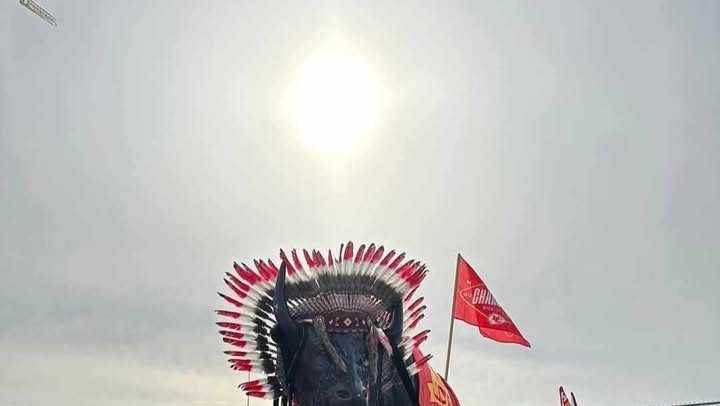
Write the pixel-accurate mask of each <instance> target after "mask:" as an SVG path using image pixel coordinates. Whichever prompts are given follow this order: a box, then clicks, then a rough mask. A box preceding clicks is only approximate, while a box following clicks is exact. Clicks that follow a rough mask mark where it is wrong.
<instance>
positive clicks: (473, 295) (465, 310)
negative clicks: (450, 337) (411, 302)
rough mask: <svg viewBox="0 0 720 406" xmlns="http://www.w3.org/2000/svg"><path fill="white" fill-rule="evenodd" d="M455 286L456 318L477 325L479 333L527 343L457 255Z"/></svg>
mask: <svg viewBox="0 0 720 406" xmlns="http://www.w3.org/2000/svg"><path fill="white" fill-rule="evenodd" d="M457 266H458V269H457V278H458V280H457V282H456V285H455V286H456V289H455V312H454V314H453V316H454V317H455V318H456V319H460V320H463V321H465V322H467V323H469V324H472V325H473V326H478V329H479V330H480V334H482V335H483V336H484V337H487V338H489V339H491V340H495V341H499V342H501V343H515V344H520V345H524V346H526V347H530V343H529V342H528V341H527V340H526V339H525V337H523V336H522V334H521V333H520V330H518V328H517V327H516V326H515V323H513V322H512V320H510V316H508V315H507V313H505V310H503V309H502V307H500V305H499V304H498V302H497V301H495V298H494V297H493V295H492V293H490V290H489V289H488V287H487V285H485V283H484V282H483V281H482V279H480V277H479V276H478V275H477V273H475V270H473V269H472V267H471V266H470V264H468V263H467V262H465V259H463V257H461V256H459V255H458V265H457Z"/></svg>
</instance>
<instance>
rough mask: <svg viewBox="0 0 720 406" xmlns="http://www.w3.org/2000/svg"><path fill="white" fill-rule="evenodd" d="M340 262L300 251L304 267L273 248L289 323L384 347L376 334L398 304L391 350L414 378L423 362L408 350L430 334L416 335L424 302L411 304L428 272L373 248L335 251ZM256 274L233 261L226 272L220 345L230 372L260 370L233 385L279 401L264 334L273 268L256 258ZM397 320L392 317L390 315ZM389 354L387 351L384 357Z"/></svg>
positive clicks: (271, 319)
mask: <svg viewBox="0 0 720 406" xmlns="http://www.w3.org/2000/svg"><path fill="white" fill-rule="evenodd" d="M339 253H340V257H335V256H333V254H332V252H331V251H329V252H328V254H327V256H323V255H322V254H321V253H320V252H319V251H316V250H312V251H311V252H308V251H307V250H302V254H303V257H304V260H305V261H304V263H303V261H301V260H300V258H299V256H298V254H297V251H296V250H294V249H293V250H292V251H290V257H288V256H287V255H286V254H285V252H284V251H283V250H280V261H281V264H282V265H284V267H285V270H286V271H287V278H286V281H283V282H284V283H285V289H284V294H285V302H286V303H287V310H288V311H289V314H290V317H291V318H292V319H293V320H294V321H303V320H306V321H315V322H317V320H322V321H323V322H324V325H322V326H318V327H320V328H324V329H326V330H327V331H328V332H363V331H370V329H374V332H378V333H379V338H378V339H379V341H380V343H381V344H383V345H384V346H385V347H386V348H390V345H389V343H385V342H383V341H386V340H387V337H385V335H384V334H383V329H384V328H387V327H388V326H389V325H390V324H392V323H393V320H392V318H393V315H394V314H396V313H394V312H393V309H395V308H397V307H398V305H400V304H402V309H403V311H402V315H403V317H402V318H403V320H402V337H401V338H400V341H399V342H398V343H395V344H396V345H397V348H398V350H399V352H400V353H401V354H402V357H403V359H404V360H405V368H406V369H407V372H408V374H409V375H414V374H416V373H417V372H418V370H419V368H420V367H421V366H422V365H423V364H424V363H425V362H427V361H428V359H429V358H430V356H429V355H428V356H426V357H423V358H422V359H419V360H412V358H411V356H412V354H413V349H414V348H417V347H419V346H420V344H422V343H423V342H424V341H425V340H426V339H427V337H428V333H429V330H425V331H422V332H420V333H418V334H415V333H414V331H415V328H416V327H417V325H418V323H419V322H420V320H421V319H422V318H423V317H424V314H423V311H424V310H425V308H426V306H424V305H423V304H422V302H423V299H424V298H423V297H420V298H417V299H414V298H413V297H414V294H415V292H416V291H417V290H418V287H419V286H420V283H421V282H422V280H423V279H424V278H425V276H426V275H427V268H426V267H425V265H422V264H421V263H420V262H418V261H415V260H405V254H404V253H402V254H400V255H397V254H396V252H395V250H391V251H390V252H388V253H385V249H384V248H383V247H382V246H380V247H376V246H375V244H370V245H369V246H366V245H365V244H363V245H361V246H360V247H358V249H357V252H354V250H353V243H352V242H348V243H347V245H346V246H344V247H343V245H341V246H340V252H339ZM254 265H255V269H254V270H253V269H251V268H250V267H249V266H247V265H245V264H244V263H242V264H237V263H234V264H233V267H234V271H235V272H234V273H229V272H228V273H226V275H227V278H225V279H224V280H225V284H226V285H227V286H228V287H229V288H230V290H231V292H232V293H230V294H224V293H220V292H218V294H219V295H220V297H222V298H223V299H224V300H225V301H226V302H228V303H230V304H231V305H233V307H234V309H233V310H216V313H217V314H218V315H220V316H222V317H223V319H222V320H221V321H218V322H217V325H218V326H220V328H221V330H220V331H219V333H220V335H221V336H222V339H223V341H224V342H225V343H227V344H229V345H230V346H231V347H232V348H231V349H229V350H228V351H225V354H227V355H229V356H230V358H229V359H228V362H229V363H230V368H232V369H235V370H238V371H255V372H262V373H264V374H265V375H266V377H265V378H263V379H256V380H253V381H250V382H245V383H242V384H241V385H240V387H241V388H242V389H243V390H244V391H245V392H246V394H247V395H249V396H255V397H260V398H268V399H272V398H277V397H280V396H283V395H284V393H283V391H284V387H283V385H282V382H281V381H282V374H283V371H281V370H279V369H281V368H279V367H278V361H279V360H278V356H279V355H278V354H279V353H280V351H279V345H281V343H278V342H275V340H274V339H273V337H272V336H271V334H270V331H271V329H272V328H273V327H274V326H275V325H276V324H277V320H276V316H275V314H274V311H273V295H274V292H275V284H276V281H277V279H278V275H279V273H280V272H279V269H278V267H277V266H276V265H275V264H274V263H273V261H272V260H269V259H268V260H267V261H263V260H255V261H254ZM397 314H399V313H397ZM389 352H391V351H389Z"/></svg>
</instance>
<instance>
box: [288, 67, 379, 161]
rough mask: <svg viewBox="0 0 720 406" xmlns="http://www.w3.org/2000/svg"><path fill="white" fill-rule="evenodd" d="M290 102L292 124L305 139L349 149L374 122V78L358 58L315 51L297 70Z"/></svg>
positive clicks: (376, 102)
mask: <svg viewBox="0 0 720 406" xmlns="http://www.w3.org/2000/svg"><path fill="white" fill-rule="evenodd" d="M293 104H294V112H295V116H296V124H297V126H298V127H299V130H300V132H301V133H302V136H303V138H304V140H305V141H306V142H307V143H309V144H312V145H317V146H320V147H323V148H328V149H333V150H349V149H350V148H351V147H352V146H353V145H354V144H355V143H356V142H357V140H358V139H359V138H360V137H361V136H363V135H364V134H366V133H367V132H368V131H370V130H371V129H372V127H373V126H374V125H375V120H376V115H377V105H378V100H377V85H376V81H375V80H374V78H373V75H372V72H371V69H370V67H369V66H368V65H367V64H366V63H364V62H363V61H362V60H359V59H357V58H354V57H352V56H348V55H341V54H324V55H319V56H316V57H314V58H312V59H310V60H309V61H308V62H307V63H305V64H304V65H303V66H302V67H301V69H300V70H299V73H298V78H297V85H296V88H295V95H294V101H293Z"/></svg>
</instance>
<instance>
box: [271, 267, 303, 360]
mask: <svg viewBox="0 0 720 406" xmlns="http://www.w3.org/2000/svg"><path fill="white" fill-rule="evenodd" d="M285 268H286V267H285V261H283V262H282V264H280V271H279V272H278V277H277V281H276V283H275V294H274V295H273V312H274V313H275V320H276V321H277V327H278V332H279V333H280V334H279V337H278V338H279V341H280V342H279V343H278V344H280V349H281V350H282V351H283V352H284V353H285V357H288V358H289V359H292V355H291V354H293V353H294V352H295V351H297V350H298V347H299V346H300V328H299V327H298V326H297V324H295V321H293V319H292V318H291V317H290V310H289V309H288V305H287V297H286V296H285V274H286V269H285Z"/></svg>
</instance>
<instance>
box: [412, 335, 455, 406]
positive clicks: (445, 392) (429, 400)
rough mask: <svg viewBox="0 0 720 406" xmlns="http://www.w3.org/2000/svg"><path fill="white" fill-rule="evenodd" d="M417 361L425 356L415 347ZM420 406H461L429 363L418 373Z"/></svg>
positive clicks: (414, 352)
mask: <svg viewBox="0 0 720 406" xmlns="http://www.w3.org/2000/svg"><path fill="white" fill-rule="evenodd" d="M413 355H414V356H415V359H422V358H423V354H422V352H420V350H419V349H418V348H417V347H415V349H413ZM418 385H419V394H418V396H419V397H420V406H460V401H458V398H457V396H455V392H453V390H452V389H451V388H450V385H448V384H447V382H446V381H445V380H444V379H443V378H442V377H441V376H440V374H438V373H437V372H435V370H433V369H432V368H431V367H430V365H429V363H425V364H423V366H421V367H420V371H419V372H418Z"/></svg>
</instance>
